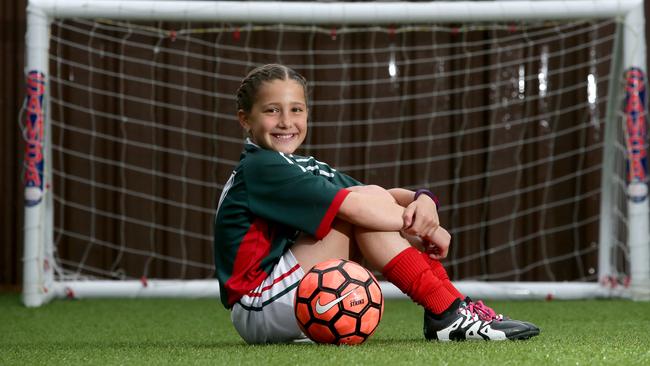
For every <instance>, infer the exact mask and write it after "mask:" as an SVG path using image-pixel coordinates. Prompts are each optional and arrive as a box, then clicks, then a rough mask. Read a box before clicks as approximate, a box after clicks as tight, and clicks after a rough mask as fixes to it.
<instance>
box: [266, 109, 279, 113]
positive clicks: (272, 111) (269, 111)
mask: <svg viewBox="0 0 650 366" xmlns="http://www.w3.org/2000/svg"><path fill="white" fill-rule="evenodd" d="M265 112H266V113H278V112H280V110H279V109H278V108H269V109H267V110H266V111H265Z"/></svg>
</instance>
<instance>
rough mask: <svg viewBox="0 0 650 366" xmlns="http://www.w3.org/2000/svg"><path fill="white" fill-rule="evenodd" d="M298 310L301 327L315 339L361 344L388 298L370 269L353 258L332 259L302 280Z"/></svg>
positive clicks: (319, 265)
mask: <svg viewBox="0 0 650 366" xmlns="http://www.w3.org/2000/svg"><path fill="white" fill-rule="evenodd" d="M295 310H296V320H297V321H298V325H299V326H300V329H301V330H302V331H303V332H304V333H305V335H307V337H309V338H310V339H311V340H313V341H314V342H317V343H332V344H360V343H363V342H365V341H366V340H367V339H368V338H369V337H370V336H371V335H372V333H374V331H375V329H377V326H378V325H379V321H380V320H381V316H382V314H383V312H384V297H383V295H382V294H381V289H380V287H379V283H378V282H377V279H376V278H375V276H373V275H372V273H370V271H368V270H367V269H365V268H364V267H362V266H360V265H359V264H357V263H355V262H352V261H348V260H344V259H330V260H327V261H325V262H321V263H319V264H317V265H315V266H314V268H312V269H311V270H310V271H309V272H307V274H306V275H305V277H303V279H302V280H301V281H300V283H299V284H298V290H297V291H296V300H295Z"/></svg>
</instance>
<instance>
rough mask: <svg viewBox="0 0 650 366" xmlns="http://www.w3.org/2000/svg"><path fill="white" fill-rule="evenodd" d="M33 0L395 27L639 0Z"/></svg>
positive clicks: (96, 8) (64, 8) (624, 10)
mask: <svg viewBox="0 0 650 366" xmlns="http://www.w3.org/2000/svg"><path fill="white" fill-rule="evenodd" d="M179 3H180V2H177V1H152V0H149V1H142V0H134V1H129V0H126V1H123V0H122V1H121V0H100V1H96V0H33V1H30V8H31V10H33V11H41V12H43V13H45V14H47V15H48V16H51V17H63V18H110V19H122V20H176V21H223V22H252V23H288V24H401V23H412V24H416V23H452V22H486V21H522V20H546V19H557V20H560V19H576V18H605V17H613V16H624V15H626V14H628V13H629V12H630V11H631V10H633V9H635V8H638V7H639V6H641V5H642V4H643V1H642V0H616V1H597V0H577V1H575V0H574V1H557V0H554V1H503V2H501V3H499V4H496V5H495V3H494V2H491V1H479V2H475V1H453V2H452V1H439V2H438V1H435V2H417V3H415V2H414V3H409V2H375V3H352V2H347V3H346V2H334V3H315V2H307V1H305V2H281V1H268V2H267V1H186V2H182V4H180V5H179Z"/></svg>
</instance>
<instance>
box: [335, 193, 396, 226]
mask: <svg viewBox="0 0 650 366" xmlns="http://www.w3.org/2000/svg"><path fill="white" fill-rule="evenodd" d="M403 215H404V207H402V206H400V205H398V204H396V203H395V202H394V200H392V199H391V198H390V197H389V196H388V195H381V194H364V193H360V192H354V191H353V192H350V193H349V194H348V195H347V197H345V200H343V203H342V204H341V207H340V208H339V211H338V214H337V217H339V218H341V219H343V220H345V221H347V222H349V223H351V224H353V225H357V226H361V227H364V228H366V229H371V230H377V231H400V230H402V229H403V228H404V220H403V219H402V217H403Z"/></svg>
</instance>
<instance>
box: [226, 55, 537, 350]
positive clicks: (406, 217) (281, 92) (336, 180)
mask: <svg viewBox="0 0 650 366" xmlns="http://www.w3.org/2000/svg"><path fill="white" fill-rule="evenodd" d="M306 93H307V85H306V81H305V79H304V78H303V77H302V76H301V75H299V74H298V73H296V72H295V71H294V70H292V69H290V68H288V67H286V66H283V65H275V64H272V65H265V66H262V67H259V68H256V69H254V70H253V71H251V72H250V73H249V74H248V75H247V76H246V78H245V79H244V80H243V81H242V83H241V86H240V87H239V90H238V91H237V110H238V111H237V117H238V119H239V123H240V124H241V126H242V128H244V130H245V131H246V133H247V135H248V138H247V139H246V142H245V145H244V151H243V152H242V154H241V158H240V162H239V165H238V166H237V167H236V168H235V170H234V172H233V173H232V175H231V176H230V179H228V182H227V183H226V185H225V187H224V189H223V193H222V194H221V198H220V199H219V205H218V207H217V214H216V220H215V240H214V253H215V265H216V276H217V279H218V280H219V284H220V287H221V288H220V289H221V301H222V302H223V304H224V306H225V307H226V308H229V309H232V314H231V316H232V322H233V324H234V326H235V328H236V329H237V331H238V332H239V334H240V335H241V336H242V338H243V339H244V340H245V341H246V342H248V343H272V342H291V341H298V340H301V339H305V336H304V334H302V332H301V331H300V329H299V328H298V325H297V323H296V320H295V317H294V310H293V300H294V295H295V291H296V290H295V289H296V287H297V285H298V282H299V281H300V279H301V278H302V277H303V276H304V274H305V273H306V272H307V271H309V269H311V267H312V266H314V265H315V264H317V263H319V262H321V261H324V260H327V259H331V258H343V259H349V258H350V257H351V256H356V255H359V254H360V255H361V256H362V258H363V259H365V261H366V263H367V264H368V265H369V266H370V267H371V268H373V269H375V270H379V271H381V272H382V274H383V275H384V277H385V278H386V279H387V280H389V281H390V282H392V283H393V284H394V285H395V286H397V287H398V288H399V289H400V290H402V291H403V292H404V293H406V294H407V295H408V296H409V297H410V298H411V299H412V300H413V301H415V302H416V303H418V304H420V305H421V306H422V307H424V309H425V316H424V336H425V337H426V338H427V339H437V340H462V339H486V340H502V339H526V338H530V337H532V336H535V335H537V334H539V329H538V328H537V327H536V326H534V325H533V324H530V323H527V322H521V321H516V320H511V319H507V318H504V317H503V316H502V315H497V314H496V313H495V312H494V311H493V310H492V309H490V308H489V307H487V306H485V305H484V304H483V303H482V302H481V301H479V302H472V301H471V300H470V299H469V298H466V297H465V296H463V295H462V294H461V293H460V292H459V291H458V290H457V289H456V288H455V287H454V285H453V284H452V283H451V282H450V281H449V278H448V277H447V273H446V271H445V269H444V268H443V266H442V264H441V263H440V262H439V259H442V258H445V257H446V256H447V251H448V249H449V243H450V235H449V233H448V232H447V231H446V230H445V229H444V228H442V227H440V226H439V221H438V214H437V210H436V208H437V207H436V205H437V202H436V197H435V196H434V195H433V194H432V193H431V192H429V191H427V190H418V191H417V192H412V191H409V190H406V189H401V188H393V189H389V190H386V189H383V188H381V187H378V186H372V185H363V184H362V183H360V182H358V181H356V180H355V179H353V178H351V177H349V176H347V175H345V174H343V173H341V172H338V171H337V170H335V169H333V168H331V167H330V166H329V165H327V164H325V163H323V162H320V161H318V160H316V159H314V158H313V157H311V156H309V157H304V156H298V155H294V154H293V153H294V152H295V151H296V149H298V147H299V146H300V145H301V144H302V142H303V141H304V139H305V135H306V134H307V116H308V108H307V95H306ZM412 243H413V245H412ZM418 243H427V245H425V246H422V245H419V244H418Z"/></svg>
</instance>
